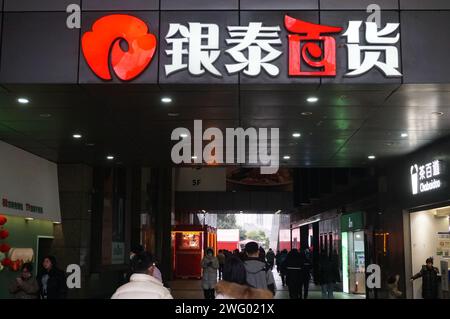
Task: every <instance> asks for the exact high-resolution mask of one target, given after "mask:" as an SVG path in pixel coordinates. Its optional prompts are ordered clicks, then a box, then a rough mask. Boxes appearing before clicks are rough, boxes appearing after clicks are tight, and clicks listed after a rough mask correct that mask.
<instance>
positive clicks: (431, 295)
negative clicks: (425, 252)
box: [411, 257, 439, 299]
mask: <svg viewBox="0 0 450 319" xmlns="http://www.w3.org/2000/svg"><path fill="white" fill-rule="evenodd" d="M425 262H426V265H423V266H422V269H421V270H420V271H419V272H418V273H417V274H415V275H414V276H412V277H411V282H412V281H414V280H416V279H418V278H422V298H423V299H437V298H438V287H439V269H437V268H436V267H434V266H433V258H431V257H430V258H427V260H426V261H425Z"/></svg>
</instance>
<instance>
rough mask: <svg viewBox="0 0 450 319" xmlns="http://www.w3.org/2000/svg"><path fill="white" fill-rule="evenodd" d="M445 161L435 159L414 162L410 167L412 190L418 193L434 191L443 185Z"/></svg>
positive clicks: (415, 193)
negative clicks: (420, 162)
mask: <svg viewBox="0 0 450 319" xmlns="http://www.w3.org/2000/svg"><path fill="white" fill-rule="evenodd" d="M442 171H443V162H442V161H439V160H434V161H432V162H428V163H423V164H413V165H411V168H410V175H411V192H412V194H413V195H417V194H420V193H424V192H429V191H433V190H436V189H439V188H441V187H442V186H443V182H442V180H441V177H442Z"/></svg>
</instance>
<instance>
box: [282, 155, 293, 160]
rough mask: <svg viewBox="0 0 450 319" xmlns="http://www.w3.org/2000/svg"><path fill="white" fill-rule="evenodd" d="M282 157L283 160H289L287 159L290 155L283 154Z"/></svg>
mask: <svg viewBox="0 0 450 319" xmlns="http://www.w3.org/2000/svg"><path fill="white" fill-rule="evenodd" d="M283 159H284V160H289V159H291V157H290V156H289V155H284V156H283Z"/></svg>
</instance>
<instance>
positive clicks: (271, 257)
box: [266, 248, 275, 270]
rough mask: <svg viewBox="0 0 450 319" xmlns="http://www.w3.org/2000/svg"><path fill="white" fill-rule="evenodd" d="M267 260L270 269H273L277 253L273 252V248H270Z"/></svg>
mask: <svg viewBox="0 0 450 319" xmlns="http://www.w3.org/2000/svg"><path fill="white" fill-rule="evenodd" d="M266 260H267V265H268V266H269V268H270V270H273V266H274V263H275V253H274V252H273V250H272V248H269V251H268V252H267V254H266Z"/></svg>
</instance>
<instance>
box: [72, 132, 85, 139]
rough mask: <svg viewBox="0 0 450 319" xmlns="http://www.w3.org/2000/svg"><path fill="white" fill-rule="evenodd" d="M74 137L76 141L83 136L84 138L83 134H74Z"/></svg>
mask: <svg viewBox="0 0 450 319" xmlns="http://www.w3.org/2000/svg"><path fill="white" fill-rule="evenodd" d="M72 137H73V138H74V139H77V140H78V139H80V138H82V137H83V136H82V135H81V134H78V133H76V134H73V135H72Z"/></svg>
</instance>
